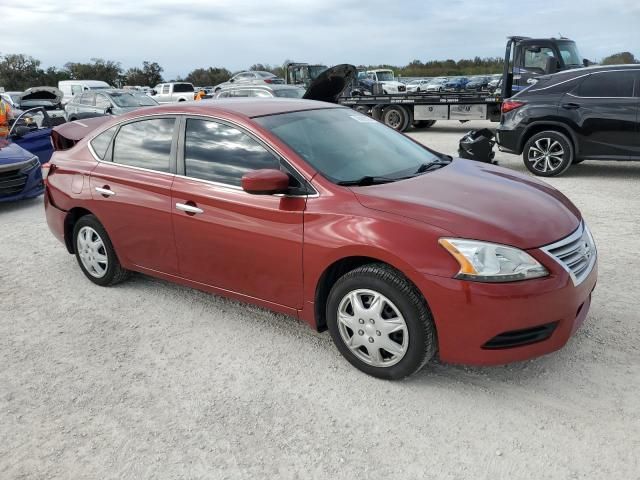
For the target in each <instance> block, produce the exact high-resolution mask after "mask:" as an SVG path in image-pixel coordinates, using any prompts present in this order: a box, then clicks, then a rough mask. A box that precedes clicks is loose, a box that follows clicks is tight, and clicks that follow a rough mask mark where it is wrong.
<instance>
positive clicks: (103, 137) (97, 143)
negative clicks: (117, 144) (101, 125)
mask: <svg viewBox="0 0 640 480" xmlns="http://www.w3.org/2000/svg"><path fill="white" fill-rule="evenodd" d="M117 128H118V127H117V126H116V127H111V128H109V129H108V130H105V131H104V132H102V133H101V134H100V135H98V136H96V137H95V138H94V139H93V140H91V148H93V151H94V152H95V153H96V155H97V156H98V158H99V159H100V160H104V155H105V154H106V153H107V149H108V148H109V144H110V143H111V139H112V138H113V134H114V133H116V129H117Z"/></svg>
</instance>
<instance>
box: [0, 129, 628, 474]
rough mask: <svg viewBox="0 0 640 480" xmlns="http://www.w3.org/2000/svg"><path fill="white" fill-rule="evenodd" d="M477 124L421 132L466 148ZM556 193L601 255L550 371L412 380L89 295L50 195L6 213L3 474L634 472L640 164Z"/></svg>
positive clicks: (134, 300)
mask: <svg viewBox="0 0 640 480" xmlns="http://www.w3.org/2000/svg"><path fill="white" fill-rule="evenodd" d="M482 125H484V122H475V123H468V124H464V125H462V124H459V123H452V122H448V123H440V124H437V125H436V126H435V127H433V128H432V129H429V130H427V131H423V132H414V133H412V135H415V136H416V137H417V138H418V139H420V140H421V141H424V142H425V143H427V144H429V145H431V146H433V147H434V148H436V149H439V150H441V151H444V152H447V153H452V154H453V153H455V151H456V149H457V141H458V139H459V138H460V137H461V136H462V134H463V133H465V132H466V131H467V130H469V129H470V128H476V127H478V126H482ZM489 125H490V124H489ZM498 159H499V160H500V162H501V164H502V165H504V166H506V167H509V168H514V169H516V170H520V171H522V170H524V167H523V166H522V162H521V159H520V158H519V157H512V156H508V155H503V154H499V155H498ZM549 183H551V184H552V185H554V186H555V187H557V188H559V189H561V190H562V191H563V192H565V193H566V194H567V195H568V196H569V197H570V198H571V199H572V200H573V201H574V202H575V203H576V204H577V205H578V206H579V208H580V209H581V210H582V212H583V213H584V215H585V217H586V218H587V220H588V222H589V225H590V226H591V228H592V230H593V234H594V236H595V239H596V242H597V244H598V247H599V250H600V279H599V283H598V287H597V288H596V291H595V294H594V298H593V304H592V308H591V312H590V314H589V316H588V318H587V320H586V323H585V325H584V326H583V328H582V329H581V330H579V332H578V333H577V334H576V335H575V337H574V338H573V339H572V340H571V341H570V342H569V344H568V345H567V346H566V347H565V348H564V349H563V350H562V351H560V352H557V353H555V354H552V355H549V356H546V357H543V358H540V359H537V360H533V361H529V362H524V363H518V364H513V365H509V366H504V367H493V368H464V367H458V366H451V365H443V364H437V363H433V364H430V365H429V366H427V367H426V368H425V369H424V370H423V371H422V372H420V373H419V374H417V375H416V376H414V377H411V378H410V379H407V380H405V381H402V382H386V381H381V380H376V379H374V378H370V377H367V376H366V375H364V374H361V373H359V372H358V371H356V370H355V369H354V368H352V367H350V366H349V364H348V363H347V362H346V361H345V360H343V359H342V358H341V357H340V355H339V354H338V352H337V350H336V349H335V348H334V347H333V345H332V343H331V340H330V338H329V335H328V334H327V333H324V334H318V333H315V332H313V331H312V330H311V329H309V328H307V327H306V326H305V325H303V324H301V323H300V322H298V321H296V320H295V319H292V318H289V317H285V316H281V315H275V314H272V313H270V312H267V311H264V310H261V309H258V308H255V307H250V306H246V305H243V304H239V303H236V302H233V301H229V300H225V299H223V298H219V297H215V296H211V295H208V294H205V293H201V292H198V291H195V290H190V289H187V288H183V287H180V286H176V285H172V284H169V283H165V282H163V281H158V280H155V279H152V278H149V277H144V276H142V275H137V276H134V277H133V278H132V279H131V280H130V281H128V282H126V283H124V284H121V285H118V286H116V287H113V288H100V287H97V286H94V285H93V284H92V283H90V282H89V281H88V280H86V279H85V278H84V276H83V274H82V273H81V271H80V269H79V268H78V266H77V265H76V261H75V259H74V258H73V257H72V256H70V255H67V254H66V251H65V250H64V247H63V246H62V245H61V244H59V243H58V242H57V241H56V240H55V239H54V238H53V236H52V235H51V234H50V233H49V231H48V228H47V226H46V222H45V219H44V216H43V211H42V199H41V198H40V199H36V200H35V201H28V202H23V203H19V204H11V205H0V225H1V229H0V245H1V248H0V294H1V296H0V298H1V300H0V478H2V479H22V478H29V479H31V478H43V479H44V478H47V479H49V478H60V479H80V478H96V479H97V478H100V479H106V478H135V479H138V478H171V479H173V478H215V479H223V478H239V479H248V478H261V479H271V478H283V479H288V478H332V479H340V478H363V479H366V478H392V479H414V478H433V479H467V478H473V479H485V478H486V479H495V478H505V479H515V478H517V479H536V480H539V479H545V478H554V479H572V478H590V479H591V478H593V479H603V478H607V479H625V480H628V479H638V478H640V473H639V472H640V463H639V456H638V452H639V451H640V421H639V419H640V400H639V399H638V394H639V392H640V367H639V365H640V349H639V345H640V342H639V341H638V313H637V312H638V311H640V297H639V296H638V292H639V291H640V269H639V268H638V265H639V263H638V259H637V252H638V251H640V226H639V224H638V213H637V212H638V211H640V164H632V163H612V164H604V163H598V162H593V163H589V162H587V163H583V164H582V165H579V166H576V167H574V168H572V169H570V170H569V171H568V172H567V173H566V174H565V175H564V176H563V177H561V178H557V179H552V180H550V181H549Z"/></svg>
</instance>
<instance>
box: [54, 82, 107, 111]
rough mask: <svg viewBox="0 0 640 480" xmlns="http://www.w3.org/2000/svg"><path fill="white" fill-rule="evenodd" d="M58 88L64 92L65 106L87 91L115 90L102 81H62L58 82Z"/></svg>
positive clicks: (63, 101)
mask: <svg viewBox="0 0 640 480" xmlns="http://www.w3.org/2000/svg"><path fill="white" fill-rule="evenodd" d="M58 88H59V89H60V90H62V93H63V95H64V96H63V97H62V104H63V105H65V104H66V103H67V102H68V101H69V100H71V99H72V98H73V97H74V96H75V95H77V94H79V93H82V92H86V91H87V90H104V89H105V88H113V87H112V86H111V85H109V84H108V83H107V82H103V81H101V80H62V81H60V82H58Z"/></svg>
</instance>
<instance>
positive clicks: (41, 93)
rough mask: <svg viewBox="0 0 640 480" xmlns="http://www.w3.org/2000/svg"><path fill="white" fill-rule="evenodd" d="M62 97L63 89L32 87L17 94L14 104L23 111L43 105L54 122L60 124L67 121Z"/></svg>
mask: <svg viewBox="0 0 640 480" xmlns="http://www.w3.org/2000/svg"><path fill="white" fill-rule="evenodd" d="M62 98H63V93H62V91H61V90H60V89H58V88H56V87H32V88H28V89H27V90H25V91H24V92H21V93H20V94H19V95H16V96H15V98H14V104H15V106H16V107H17V108H18V109H20V110H22V111H25V110H30V109H32V108H37V107H41V108H43V109H45V110H46V111H47V115H48V116H49V118H50V120H51V121H52V122H53V123H54V124H59V123H63V122H64V121H65V118H64V108H63V106H62Z"/></svg>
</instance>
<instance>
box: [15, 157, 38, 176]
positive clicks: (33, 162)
mask: <svg viewBox="0 0 640 480" xmlns="http://www.w3.org/2000/svg"><path fill="white" fill-rule="evenodd" d="M39 165H40V160H38V157H33V158H32V159H31V160H29V163H26V164H25V165H24V166H23V167H22V168H21V169H20V171H21V172H22V173H26V172H28V171H30V170H31V169H33V168H35V167H37V166H39Z"/></svg>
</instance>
